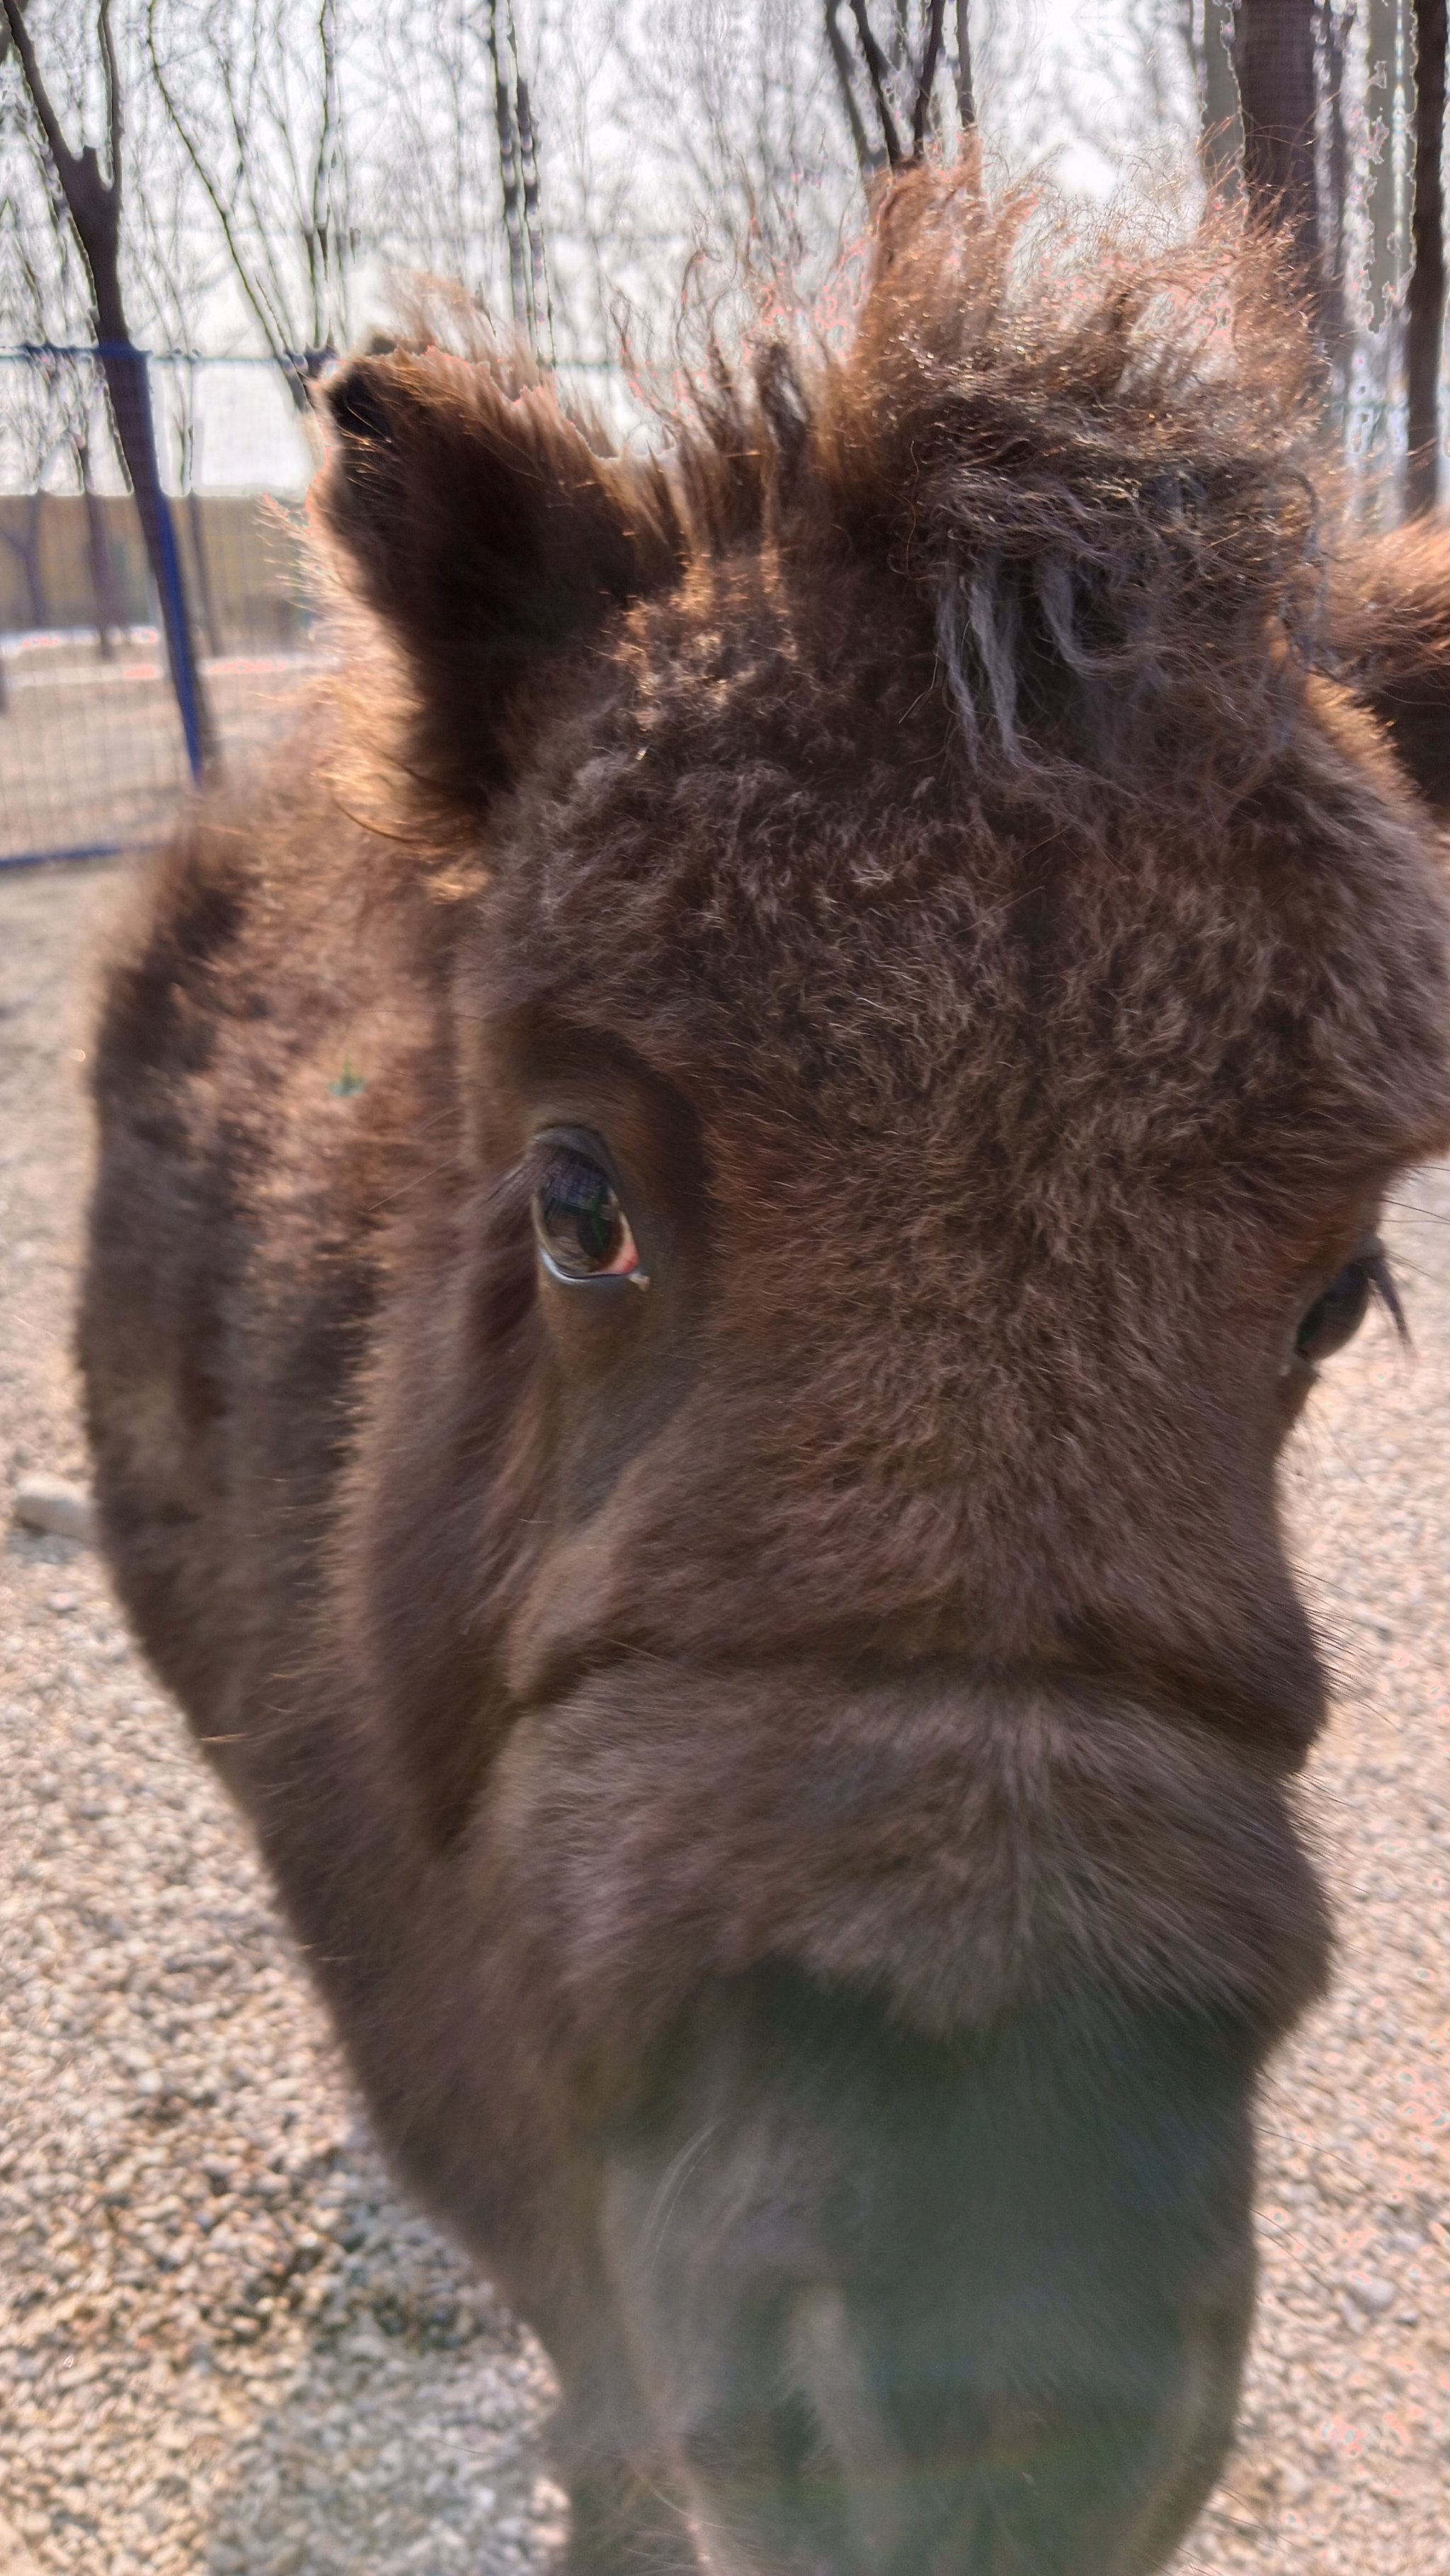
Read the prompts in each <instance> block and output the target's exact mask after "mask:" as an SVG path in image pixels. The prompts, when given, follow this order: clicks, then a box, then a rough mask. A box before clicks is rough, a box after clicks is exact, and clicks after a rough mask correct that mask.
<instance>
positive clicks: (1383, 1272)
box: [1294, 1245, 1405, 1368]
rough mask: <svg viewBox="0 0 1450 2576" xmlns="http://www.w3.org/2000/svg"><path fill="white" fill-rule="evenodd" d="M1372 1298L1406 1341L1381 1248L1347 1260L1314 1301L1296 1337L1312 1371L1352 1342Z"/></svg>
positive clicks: (1301, 1355)
mask: <svg viewBox="0 0 1450 2576" xmlns="http://www.w3.org/2000/svg"><path fill="white" fill-rule="evenodd" d="M1372 1297H1379V1298H1380V1299H1381V1300H1382V1302H1383V1304H1384V1305H1385V1306H1386V1308H1387V1309H1388V1311H1389V1313H1390V1315H1391V1316H1392V1317H1393V1319H1394V1322H1395V1325H1396V1327H1397V1329H1398V1331H1399V1333H1400V1335H1401V1337H1402V1338H1403V1337H1404V1332H1405V1318H1404V1314H1403V1311H1402V1309H1401V1306H1400V1301H1399V1298H1398V1296H1397V1295H1396V1292H1395V1283H1394V1280H1393V1279H1392V1278H1391V1276H1390V1266H1389V1263H1388V1262H1387V1261H1386V1259H1385V1256H1384V1254H1383V1252H1382V1251H1381V1250H1380V1248H1379V1246H1378V1245H1375V1247H1374V1248H1373V1249H1372V1250H1371V1251H1369V1252H1362V1253H1361V1254H1360V1255H1359V1258H1358V1259H1357V1260H1355V1261H1347V1262H1346V1263H1345V1265H1344V1268H1343V1269H1342V1270H1341V1271H1340V1273H1339V1276H1338V1278H1337V1279H1331V1281H1330V1283H1329V1285H1328V1287H1327V1288H1326V1289H1325V1291H1324V1294H1323V1296H1322V1297H1316V1298H1315V1300H1314V1303H1313V1305H1312V1306H1311V1307H1310V1309H1309V1312H1308V1314H1307V1315H1306V1316H1305V1317H1304V1319H1303V1321H1302V1323H1301V1324H1300V1326H1299V1330H1298V1332H1297V1333H1296V1334H1295V1336H1294V1350H1295V1353H1296V1356H1297V1357H1298V1358H1299V1359H1301V1360H1304V1361H1306V1362H1307V1364H1308V1365H1309V1367H1311V1368H1317V1367H1318V1365H1319V1362H1320V1361H1321V1360H1327V1359H1332V1358H1333V1356H1334V1354H1335V1352H1336V1351H1342V1350H1343V1348H1344V1346H1345V1343H1346V1342H1352V1341H1353V1339H1354V1336H1355V1334H1356V1333H1357V1332H1358V1331H1359V1328H1360V1325H1361V1324H1362V1323H1363V1322H1364V1319H1365V1316H1366V1314H1367V1313H1368V1311H1369V1304H1370V1299H1371V1298H1372Z"/></svg>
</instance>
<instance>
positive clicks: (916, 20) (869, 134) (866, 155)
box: [825, 0, 976, 180]
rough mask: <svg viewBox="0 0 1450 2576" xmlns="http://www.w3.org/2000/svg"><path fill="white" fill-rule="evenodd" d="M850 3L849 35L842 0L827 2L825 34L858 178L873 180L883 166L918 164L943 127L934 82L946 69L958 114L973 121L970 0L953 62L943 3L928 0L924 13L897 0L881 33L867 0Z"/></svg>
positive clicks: (963, 7)
mask: <svg viewBox="0 0 1450 2576" xmlns="http://www.w3.org/2000/svg"><path fill="white" fill-rule="evenodd" d="M849 8H850V20H851V37H848V36H847V34H846V32H845V30H844V28H843V26H842V22H841V5H840V0H825V27H826V39H827V43H828V45H829V48H830V54H831V61H832V64H833V66H834V69H835V73H836V79H837V82H838V84H839V87H840V92H841V104H842V106H843V108H844V110H845V113H846V118H847V122H848V124H849V126H850V131H851V138H852V141H853V143H854V145H855V149H856V158H857V162H858V164H859V167H860V171H861V176H862V178H863V179H866V180H870V179H872V178H874V177H875V176H876V174H877V173H878V172H879V171H880V170H882V169H890V170H899V169H900V168H902V166H903V165H904V164H905V163H906V162H908V161H919V160H920V158H921V156H922V153H923V152H924V151H925V149H926V145H927V142H928V139H929V138H930V137H932V136H934V135H937V134H939V133H940V132H941V130H942V123H943V118H942V101H941V99H940V97H939V95H938V88H937V83H938V76H939V75H940V74H942V73H944V72H946V71H947V70H948V69H949V68H951V69H952V71H953V78H952V89H953V94H954V97H953V103H954V107H955V111H956V115H957V118H958V120H959V122H960V123H961V124H963V125H965V124H968V123H975V121H976V102H975V95H974V91H973V85H972V58H971V39H970V35H969V31H968V24H967V18H968V9H967V0H957V6H956V12H955V15H956V24H957V49H958V50H957V60H956V63H955V66H951V65H950V57H949V55H948V52H947V47H946V41H945V39H946V0H923V6H922V7H921V9H920V11H919V13H918V12H917V11H914V10H913V9H912V7H911V6H910V0H895V5H894V6H893V7H892V8H891V10H890V11H889V12H888V13H886V18H887V23H886V28H885V33H884V36H878V35H877V33H876V30H875V28H874V27H873V26H872V23H871V9H870V0H849ZM851 38H854V43H853V42H852V41H851ZM964 100H965V107H964V105H963V102H964Z"/></svg>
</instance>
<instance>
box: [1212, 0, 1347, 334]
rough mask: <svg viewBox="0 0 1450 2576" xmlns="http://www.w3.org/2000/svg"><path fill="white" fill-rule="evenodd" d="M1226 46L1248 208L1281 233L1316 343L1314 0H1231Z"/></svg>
mask: <svg viewBox="0 0 1450 2576" xmlns="http://www.w3.org/2000/svg"><path fill="white" fill-rule="evenodd" d="M1233 50H1234V69H1235V71H1236V72H1237V74H1238V84H1239V100H1240V103H1241V106H1242V110H1243V120H1244V185H1245V188H1246V190H1247V192H1248V200H1249V211H1250V213H1251V215H1252V217H1253V219H1254V221H1255V222H1256V223H1259V224H1265V225H1272V226H1273V227H1275V228H1276V229H1277V230H1279V231H1280V232H1281V233H1282V235H1283V237H1284V243H1285V248H1286V250H1287V253H1288V257H1289V260H1290V263H1291V266H1292V269H1293V273H1294V277H1295V282H1296V285H1297V287H1298V291H1299V293H1300V295H1301V297H1302V299H1303V302H1304V306H1305V310H1306V312H1307V314H1308V317H1309V321H1310V325H1311V327H1312V329H1313V331H1314V334H1315V337H1316V339H1317V340H1318V341H1319V343H1320V345H1321V347H1322V346H1323V344H1324V337H1325V325H1326V321H1327V318H1328V317H1327V313H1326V295H1325V281H1324V264H1323V260H1322V257H1321V254H1320V241H1319V189H1318V182H1317V174H1316V171H1315V134H1314V120H1315V95H1314V0H1239V11H1238V23H1237V26H1236V27H1235V30H1234V49H1233Z"/></svg>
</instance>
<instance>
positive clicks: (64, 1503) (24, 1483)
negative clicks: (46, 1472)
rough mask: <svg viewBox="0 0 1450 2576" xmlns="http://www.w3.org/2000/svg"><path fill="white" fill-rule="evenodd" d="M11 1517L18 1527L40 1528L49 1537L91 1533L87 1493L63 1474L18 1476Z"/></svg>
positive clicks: (92, 1525) (92, 1516) (92, 1518)
mask: <svg viewBox="0 0 1450 2576" xmlns="http://www.w3.org/2000/svg"><path fill="white" fill-rule="evenodd" d="M15 1517H16V1519H17V1520H18V1521H19V1523H20V1525H21V1528H22V1529H32V1530H43V1531H44V1532H45V1533H46V1535H47V1536H48V1537H51V1538H81V1539H87V1540H89V1539H92V1538H94V1536H95V1514H94V1512H93V1511H92V1509H91V1498H90V1495H89V1494H88V1493H86V1492H84V1491H83V1489H82V1488H81V1487H80V1486H79V1485H72V1484H68V1483H67V1481H66V1479H65V1477H64V1476H22V1477H21V1479H20V1482H19V1484H18V1485H17V1486H16V1488H15Z"/></svg>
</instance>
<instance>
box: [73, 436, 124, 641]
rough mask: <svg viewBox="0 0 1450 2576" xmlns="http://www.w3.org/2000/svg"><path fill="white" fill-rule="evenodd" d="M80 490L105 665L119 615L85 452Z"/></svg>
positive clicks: (100, 512)
mask: <svg viewBox="0 0 1450 2576" xmlns="http://www.w3.org/2000/svg"><path fill="white" fill-rule="evenodd" d="M81 489H82V492H83V493H84V496H85V504H86V562H87V564H88V565H89V567H90V575H91V597H92V599H93V600H94V602H95V608H96V644H97V647H98V649H99V652H100V656H101V660H102V661H103V662H109V661H110V660H111V659H112V656H113V655H114V653H115V650H116V632H117V629H118V628H119V626H120V624H121V615H120V610H119V607H118V605H117V599H116V567H115V565H114V564H113V562H112V561H111V540H110V537H109V535H108V534H107V531H106V514H105V512H104V510H103V509H102V508H101V504H100V500H99V497H98V495H97V494H96V493H95V492H94V491H93V490H92V488H91V461H90V456H89V453H88V452H85V453H83V454H82V456H81Z"/></svg>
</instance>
